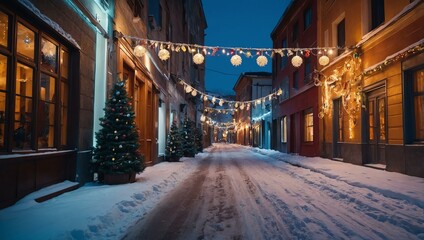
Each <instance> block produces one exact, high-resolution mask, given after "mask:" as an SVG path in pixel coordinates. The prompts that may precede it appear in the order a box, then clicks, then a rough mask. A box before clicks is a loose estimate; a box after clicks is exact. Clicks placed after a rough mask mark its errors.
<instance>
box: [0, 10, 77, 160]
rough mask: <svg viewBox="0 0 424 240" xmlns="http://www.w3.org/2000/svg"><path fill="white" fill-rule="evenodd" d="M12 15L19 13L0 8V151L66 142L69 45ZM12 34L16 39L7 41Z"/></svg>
mask: <svg viewBox="0 0 424 240" xmlns="http://www.w3.org/2000/svg"><path fill="white" fill-rule="evenodd" d="M11 19H17V18H12V17H10V16H8V15H5V14H4V13H2V12H1V11H0V50H2V51H1V52H4V54H0V150H1V151H8V152H10V151H22V150H24V151H27V150H29V151H33V150H39V149H53V148H54V149H59V148H63V147H66V145H67V140H66V139H67V132H68V130H69V129H68V124H67V117H68V109H69V107H68V106H69V96H70V94H69V87H68V79H69V75H70V73H69V72H70V69H69V63H70V61H69V53H68V50H67V49H66V48H65V47H64V46H63V45H62V44H60V43H59V42H57V41H56V40H55V39H53V38H50V37H49V36H47V35H45V34H44V33H43V32H42V31H40V30H39V29H37V28H35V27H34V26H31V25H30V24H27V23H25V22H24V21H20V20H19V21H16V20H14V21H12V22H10V21H11ZM6 23H8V24H6ZM13 29H14V30H15V31H12V30H13ZM7 36H8V37H7ZM3 37H4V38H5V40H2V38H3ZM8 38H9V39H11V40H13V41H14V42H15V43H16V44H8ZM12 48H16V49H12ZM14 52H16V55H14V54H13V53H14ZM12 68H14V69H12ZM9 71H10V72H9ZM8 77H10V78H8ZM8 91H11V93H12V94H10V93H8ZM6 102H7V103H8V104H7V105H6ZM9 136H10V137H9Z"/></svg>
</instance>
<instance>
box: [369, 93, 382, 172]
mask: <svg viewBox="0 0 424 240" xmlns="http://www.w3.org/2000/svg"><path fill="white" fill-rule="evenodd" d="M367 98H368V100H367V103H368V104H367V112H368V114H367V137H368V154H367V159H366V163H369V164H383V165H386V156H385V146H386V132H387V131H386V122H387V121H386V111H387V110H386V97H385V92H384V87H381V88H379V89H376V90H373V91H371V92H369V93H368V94H367Z"/></svg>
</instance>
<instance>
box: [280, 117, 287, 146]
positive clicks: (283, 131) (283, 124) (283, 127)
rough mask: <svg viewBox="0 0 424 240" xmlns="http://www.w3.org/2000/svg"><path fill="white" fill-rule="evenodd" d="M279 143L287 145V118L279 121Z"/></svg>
mask: <svg viewBox="0 0 424 240" xmlns="http://www.w3.org/2000/svg"><path fill="white" fill-rule="evenodd" d="M280 142H281V143H287V116H282V117H281V119H280Z"/></svg>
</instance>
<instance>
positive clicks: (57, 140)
mask: <svg viewBox="0 0 424 240" xmlns="http://www.w3.org/2000/svg"><path fill="white" fill-rule="evenodd" d="M0 11H1V12H2V13H4V14H6V15H7V16H8V22H9V24H8V33H7V34H8V46H7V47H5V46H4V45H1V46H0V54H2V55H3V56H6V58H7V69H6V71H7V72H6V75H7V78H6V82H5V84H6V90H0V92H2V93H5V99H6V100H5V101H6V106H5V111H4V123H3V124H4V128H5V131H4V133H3V134H4V139H2V140H4V141H3V145H2V146H0V152H1V153H27V152H44V151H56V150H62V149H70V148H71V146H70V145H71V142H70V141H69V135H70V134H69V133H70V129H69V128H70V126H69V124H67V126H66V134H65V135H66V138H67V145H61V134H62V133H60V132H61V127H62V125H61V122H60V120H61V114H62V108H61V106H60V104H61V89H60V87H61V85H62V77H61V73H60V71H61V63H60V59H61V50H65V51H66V52H67V53H68V59H67V64H68V66H67V67H68V76H67V78H66V79H67V81H68V87H67V91H68V92H67V97H68V100H67V102H68V106H67V109H66V111H67V115H68V116H70V115H69V112H70V109H71V106H70V104H71V98H72V97H71V96H72V94H71V87H70V81H71V79H72V75H73V74H72V62H71V50H70V48H69V47H68V46H67V44H66V43H64V42H63V40H59V39H60V36H58V35H55V36H52V35H50V34H49V33H48V30H46V31H44V28H43V27H42V26H40V25H37V24H32V23H30V22H29V21H27V20H26V19H24V18H22V17H21V16H19V15H17V14H16V13H12V12H10V11H8V10H7V9H4V8H1V7H0ZM19 24H21V25H22V26H24V27H26V28H28V29H29V30H31V31H33V32H34V39H33V44H34V57H33V59H30V58H28V57H26V56H25V55H23V54H21V53H18V47H17V46H18V44H17V41H18V40H19V39H18V37H17V34H18V26H19ZM53 35H54V33H53ZM42 39H44V40H46V41H49V42H51V43H52V44H54V45H55V48H56V56H55V57H54V58H55V59H54V62H55V71H50V70H49V68H45V67H43V66H42V62H41V60H42V58H41V56H42V54H41V51H42V49H41V41H42ZM18 64H22V65H23V66H28V67H30V68H31V69H32V84H31V87H30V88H27V89H31V93H30V94H31V96H30V103H29V105H28V106H29V107H28V109H27V110H24V111H25V112H27V111H31V112H28V113H29V115H28V116H30V117H31V120H30V122H29V130H28V132H24V136H23V137H24V138H25V140H22V141H23V142H22V143H25V141H28V142H27V145H25V146H22V147H21V146H18V145H17V142H16V141H17V140H16V138H15V136H14V133H15V130H16V126H19V121H20V120H19V118H17V116H18V115H16V114H19V112H16V108H15V106H16V104H17V96H19V95H18V94H17V93H16V90H17V86H16V81H17V73H18V71H17V67H18ZM42 77H46V78H48V79H49V80H53V81H54V89H52V91H51V94H52V95H51V96H50V99H48V100H47V99H44V100H42V99H41V97H42V96H41V94H42V93H41V78H42ZM49 85H50V86H53V84H51V83H50V84H49ZM46 100H47V101H46ZM19 101H21V100H19ZM41 101H43V102H45V103H47V104H51V105H46V106H51V107H50V108H49V112H50V111H53V112H52V114H53V116H51V117H49V120H48V122H47V123H48V125H44V126H43V125H42V124H41V122H40V119H41V116H38V115H39V113H38V111H39V109H38V108H39V106H41V105H40V104H41ZM71 121H72V120H71V119H68V120H67V122H71ZM46 126H47V127H46ZM41 127H44V128H45V129H46V132H49V131H51V130H53V133H51V135H48V138H50V137H51V138H53V139H51V140H50V143H49V145H48V146H47V147H46V148H44V147H41V144H39V142H38V140H39V137H40V136H41V134H39V133H40V132H39V131H38V129H39V128H41ZM47 128H48V129H49V130H47ZM28 135H29V136H31V137H30V138H28V139H26V136H28Z"/></svg>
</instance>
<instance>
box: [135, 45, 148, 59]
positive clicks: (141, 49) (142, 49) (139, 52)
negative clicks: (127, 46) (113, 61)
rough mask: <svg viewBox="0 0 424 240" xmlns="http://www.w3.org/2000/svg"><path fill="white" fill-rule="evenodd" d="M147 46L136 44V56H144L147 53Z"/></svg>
mask: <svg viewBox="0 0 424 240" xmlns="http://www.w3.org/2000/svg"><path fill="white" fill-rule="evenodd" d="M146 51H147V50H146V48H145V47H143V46H141V45H137V46H135V48H134V55H135V56H136V57H143V56H144V54H145V53H146Z"/></svg>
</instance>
